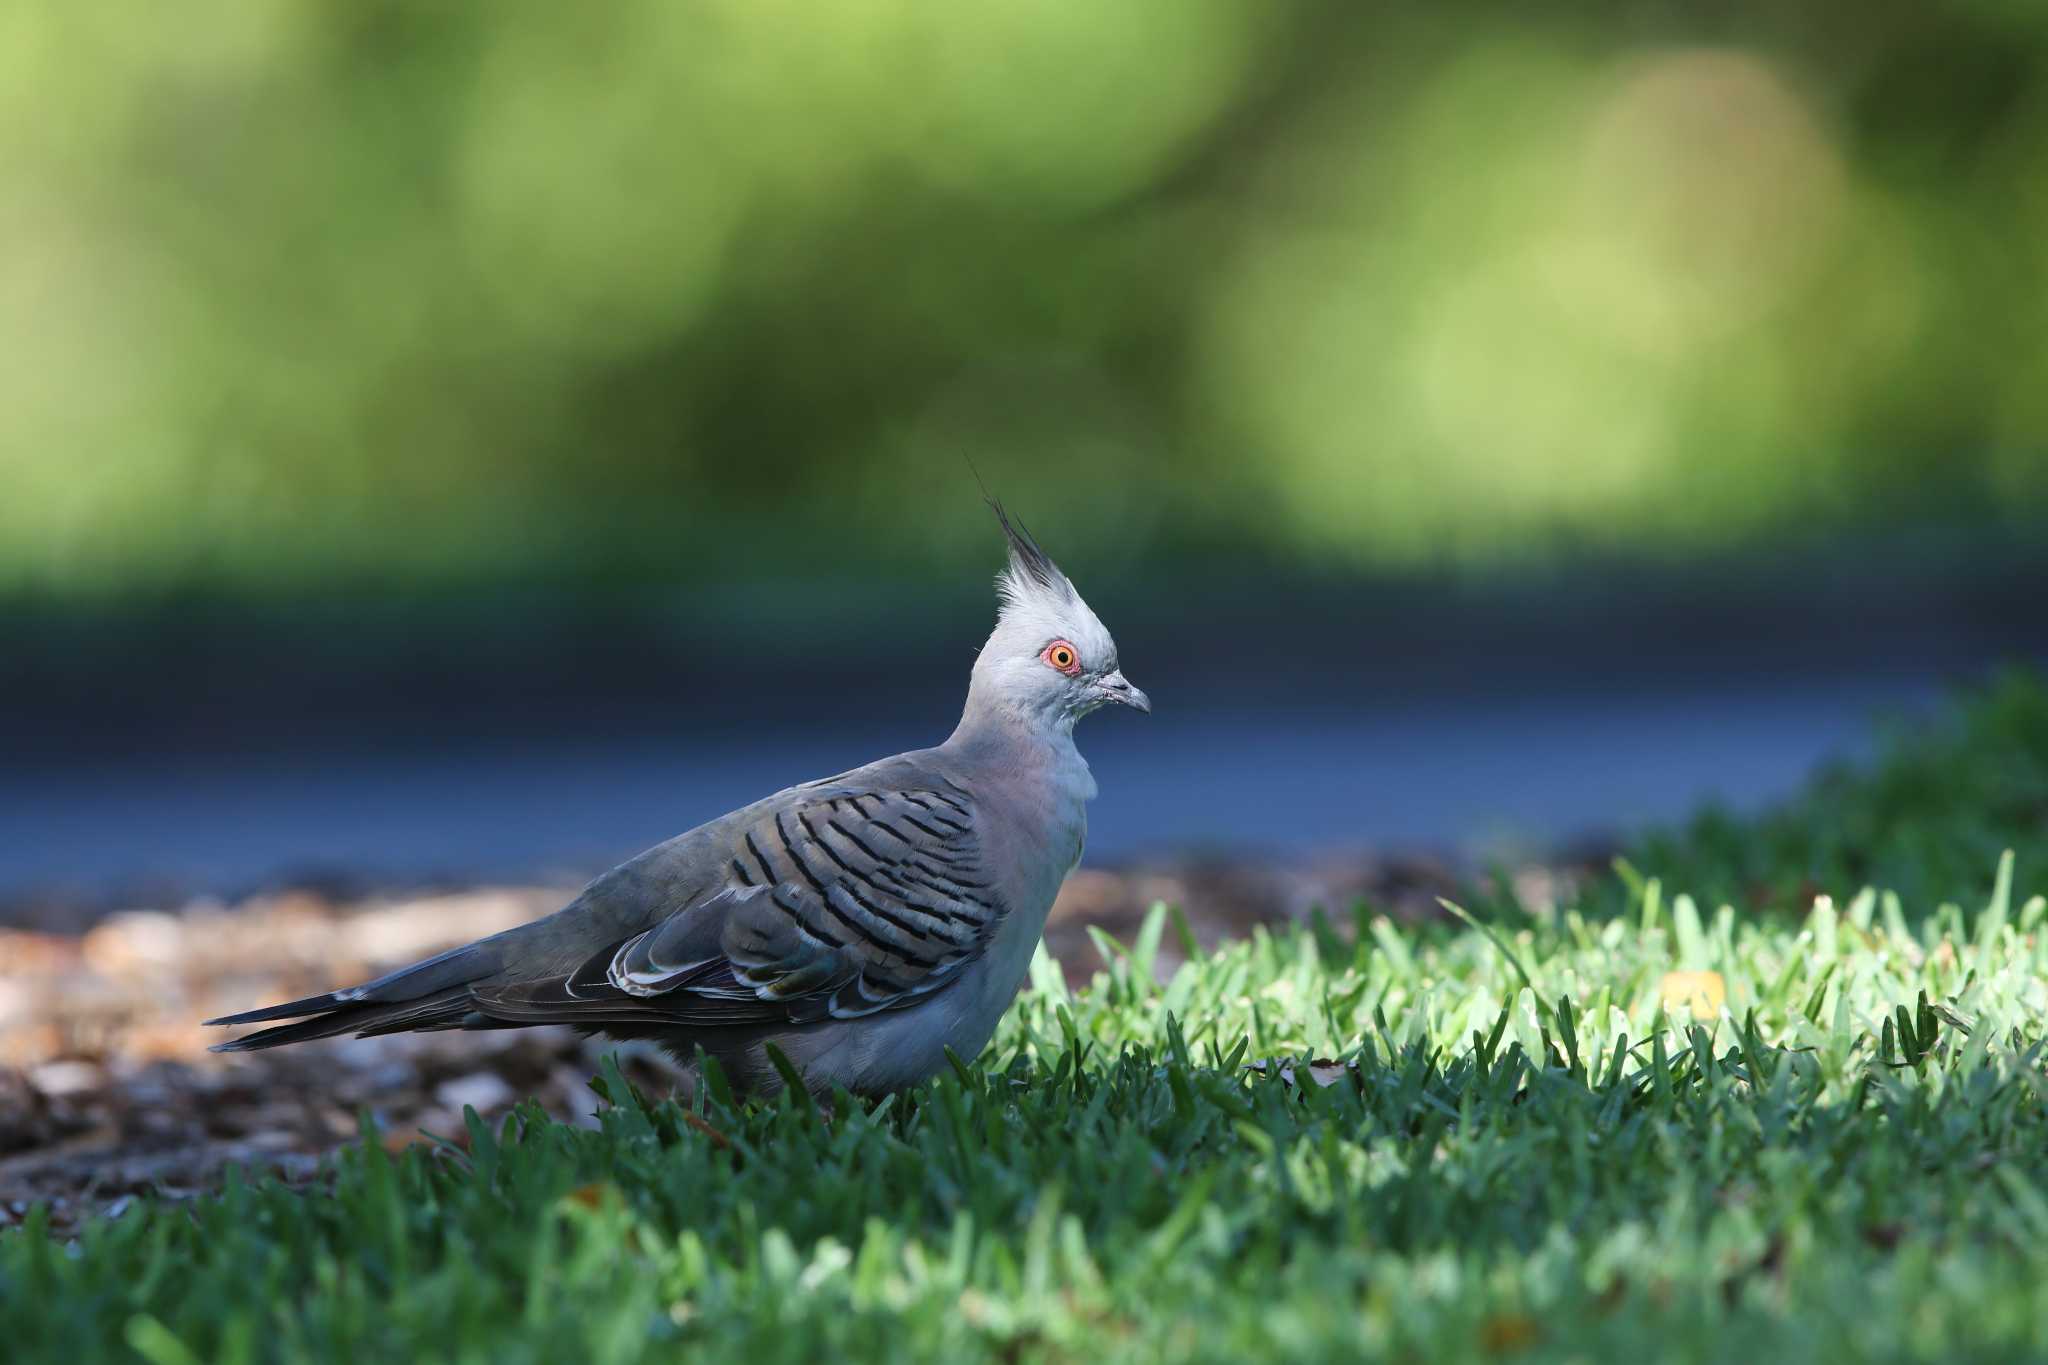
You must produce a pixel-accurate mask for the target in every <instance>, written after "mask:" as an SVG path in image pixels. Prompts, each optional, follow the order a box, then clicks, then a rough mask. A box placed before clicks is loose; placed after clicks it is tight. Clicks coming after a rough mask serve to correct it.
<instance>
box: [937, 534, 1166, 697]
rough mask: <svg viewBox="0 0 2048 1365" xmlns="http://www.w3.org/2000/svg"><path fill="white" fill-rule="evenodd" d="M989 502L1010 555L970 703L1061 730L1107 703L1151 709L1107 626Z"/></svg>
mask: <svg viewBox="0 0 2048 1365" xmlns="http://www.w3.org/2000/svg"><path fill="white" fill-rule="evenodd" d="M989 506H990V507H992V508H994V509H995V514H996V520H997V522H998V523H999V524H1000V525H1001V526H1002V528H1003V535H1004V537H1005V539H1007V540H1008V542H1009V547H1010V560H1009V563H1008V564H1006V565H1005V566H1004V568H1003V571H1002V573H1001V574H999V575H997V577H996V592H997V594H998V596H999V597H1000V598H1001V599H1002V609H1001V611H1000V612H999V613H998V614H997V616H996V628H995V633H994V634H992V635H990V636H989V637H988V643H987V644H986V645H983V646H982V649H981V656H980V657H979V658H978V659H976V660H975V663H974V683H973V688H972V691H971V692H970V694H969V706H970V708H971V707H974V706H976V705H982V706H992V707H996V708H999V709H1001V710H1004V711H1007V712H1009V713H1011V714H1013V715H1017V716H1020V717H1023V718H1025V719H1026V720H1028V721H1030V722H1032V723H1034V724H1039V725H1050V726H1052V727H1054V728H1057V729H1061V730H1071V729H1072V728H1073V725H1074V722H1075V721H1077V720H1079V719H1080V718H1081V717H1083V716H1085V715H1087V714H1088V713H1089V712H1090V711H1093V710H1095V709H1096V708H1097V707H1100V706H1107V705H1110V704H1112V703H1114V704H1115V705H1118V706H1128V707H1131V708H1133V709H1135V710H1138V711H1150V710H1151V709H1152V703H1151V700H1150V699H1149V698H1147V697H1146V696H1145V694H1144V693H1143V692H1140V691H1139V690H1138V689H1137V688H1135V687H1133V686H1131V684H1130V681H1129V680H1128V679H1126V678H1125V677H1124V675H1123V673H1122V672H1121V671H1119V669H1118V667H1117V657H1116V641H1115V640H1113V639H1111V638H1110V634H1109V629H1108V627H1106V626H1104V625H1103V624H1102V622H1101V621H1100V620H1098V619H1097V618H1096V615H1095V613H1094V612H1093V611H1090V610H1089V608H1088V604H1087V603H1086V602H1083V601H1082V600H1081V594H1080V593H1078V592H1076V591H1075V590H1074V585H1073V583H1071V582H1070V581H1069V580H1068V578H1067V576H1066V575H1065V574H1064V573H1061V572H1060V568H1059V565H1057V564H1055V563H1053V562H1052V558H1051V556H1049V555H1047V554H1046V553H1045V551H1044V550H1041V549H1039V548H1038V542H1037V541H1035V540H1033V539H1032V538H1031V533H1030V532H1029V531H1027V530H1025V529H1024V526H1023V524H1022V523H1021V522H1013V521H1012V520H1011V519H1010V518H1009V516H1008V515H1007V514H1006V513H1005V512H1004V511H1003V505H1002V504H1001V503H1000V502H997V501H995V500H994V499H993V498H991V499H990V500H989Z"/></svg>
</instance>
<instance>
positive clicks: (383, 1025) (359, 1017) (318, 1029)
mask: <svg viewBox="0 0 2048 1365" xmlns="http://www.w3.org/2000/svg"><path fill="white" fill-rule="evenodd" d="M471 1013H473V1007H472V1006H471V1005H470V1002H469V988H468V987H467V986H456V987H453V988H452V989H450V990H447V991H444V992H442V993H441V994H440V995H437V996H431V997H429V998H428V999H425V1000H408V1001H401V1002H399V1003H397V1004H390V1005H371V1004H360V1003H359V1004H350V1005H343V1006H341V1007H340V1008H339V1009H335V1010H331V1011H329V1012H328V1013H326V1014H316V1015H314V1016H313V1017H312V1018H310V1019H299V1020H296V1021H294V1022H292V1023H289V1024H279V1025H278V1026H277V1027H276V1028H267V1029H261V1030H259V1031H257V1032H255V1033H252V1034H250V1035H248V1036H247V1037H245V1038H236V1039H234V1040H233V1041H231V1042H226V1043H215V1044H214V1045H213V1047H212V1048H210V1049H209V1051H213V1052H255V1051H258V1050H260V1049H262V1048H266V1047H282V1046H283V1045H284V1044H286V1043H305V1042H310V1041H312V1040H313V1039H315V1038H337V1037H340V1036H341V1035H342V1034H344V1033H353V1034H354V1035H355V1036H356V1037H358V1038H368V1037H371V1036H373V1035H375V1034H380V1033H407V1032H410V1031H412V1030H414V1029H443V1028H459V1027H461V1025H462V1022H463V1019H464V1017H465V1016H467V1015H469V1014H471Z"/></svg>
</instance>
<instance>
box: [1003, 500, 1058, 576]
mask: <svg viewBox="0 0 2048 1365" xmlns="http://www.w3.org/2000/svg"><path fill="white" fill-rule="evenodd" d="M988 505H989V508H990V510H992V511H993V512H994V513H995V514H996V522H997V523H998V524H999V525H1001V527H1002V528H1003V538H1004V539H1005V540H1007V541H1009V542H1010V571H1011V572H1012V573H1013V574H1014V575H1016V576H1017V577H1018V579H1019V586H1020V587H1021V586H1022V585H1023V583H1024V581H1026V580H1028V581H1030V582H1032V583H1035V584H1037V585H1038V586H1039V587H1041V588H1045V589H1048V590H1050V591H1052V592H1057V593H1063V594H1064V593H1071V592H1072V591H1073V590H1074V588H1073V584H1071V583H1069V582H1068V581H1067V576H1066V575H1065V574H1063V573H1061V572H1060V566H1059V565H1057V564H1055V563H1053V562H1052V556H1051V555H1048V554H1047V553H1046V552H1045V551H1044V550H1041V549H1040V548H1038V542H1037V541H1036V540H1033V539H1032V538H1031V531H1030V529H1029V528H1027V527H1026V526H1025V525H1024V523H1023V522H1022V521H1012V520H1011V519H1010V514H1009V513H1008V512H1005V511H1004V510H1003V504H1002V501H1001V499H999V498H993V497H992V498H990V499H989V500H988Z"/></svg>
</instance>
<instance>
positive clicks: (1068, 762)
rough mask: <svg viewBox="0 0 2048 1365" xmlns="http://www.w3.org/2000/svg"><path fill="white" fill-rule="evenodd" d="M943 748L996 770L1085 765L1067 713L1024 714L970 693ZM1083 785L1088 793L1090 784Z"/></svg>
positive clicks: (1073, 769)
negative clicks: (1076, 745) (956, 724)
mask: <svg viewBox="0 0 2048 1365" xmlns="http://www.w3.org/2000/svg"><path fill="white" fill-rule="evenodd" d="M946 747H947V748H948V749H950V750H952V751H953V752H954V753H956V754H958V755H959V756H960V757H962V758H964V759H969V760H973V761H979V762H986V763H991V764H995V765H997V766H1001V767H1008V768H1016V767H1030V768H1043V769H1044V770H1045V771H1046V772H1047V773H1048V774H1057V773H1082V774H1085V773H1086V772H1087V771H1088V761H1087V760H1086V759H1084V758H1082V757H1081V751H1080V750H1079V749H1077V748H1075V747H1074V718H1073V717H1072V716H1071V715H1048V714H1045V713H1041V712H1037V711H1029V710H1023V709H1019V708H1017V707H1012V706H1007V705H1004V704H1002V703H999V702H991V701H989V700H988V699H987V698H985V697H981V696H977V695H976V694H975V693H973V692H970V693H969V694H968V698H967V709H966V710H965V711H964V712H962V713H961V716H960V724H959V725H958V726H957V727H955V728H954V730H953V734H952V737H951V738H949V739H948V740H947V741H946ZM1088 785H1089V786H1090V787H1091V789H1092V787H1093V785H1094V784H1093V783H1092V782H1091V783H1089V784H1088ZM1089 794H1090V795H1093V794H1094V793H1093V791H1092V790H1091V791H1090V793H1089Z"/></svg>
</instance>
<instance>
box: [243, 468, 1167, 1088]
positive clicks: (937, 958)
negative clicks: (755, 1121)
mask: <svg viewBox="0 0 2048 1365" xmlns="http://www.w3.org/2000/svg"><path fill="white" fill-rule="evenodd" d="M988 503H989V507H990V508H991V510H993V511H994V513H995V518H996V522H997V524H998V526H1000V528H1001V530H1002V533H1003V537H1004V541H1005V544H1006V546H1007V559H1006V562H1005V563H1004V565H1003V568H1002V569H1001V571H1000V572H999V573H998V575H997V579H996V588H997V597H998V611H997V615H996V624H995V629H994V631H993V632H992V633H991V634H990V635H989V637H988V641H987V643H985V644H984V645H983V646H982V647H981V650H980V651H979V653H978V654H977V655H976V656H975V661H974V665H973V669H972V672H971V674H970V676H969V679H968V687H967V700H966V703H965V705H964V706H963V707H962V709H961V714H960V722H959V724H958V725H957V726H956V727H955V728H954V730H953V732H952V734H951V735H950V736H949V737H948V738H947V739H946V740H945V741H944V742H943V743H941V744H939V745H937V746H935V747H933V748H928V749H919V750H914V751H911V752H908V753H902V754H897V755H895V756H894V757H890V758H883V759H879V760H877V761H876V762H873V763H869V764H867V765H865V766H864V767H859V768H854V769H852V770H851V771H849V772H844V773H840V774H839V775H838V776H836V777H827V778H822V779H820V780H818V781H814V782H806V783H803V784H802V785H799V786H794V787H789V788H787V789H785V790H783V791H779V792H777V793H775V794H774V795H773V796H769V797H766V798H764V799H763V800H760V801H756V802H754V803H753V804H752V805H749V806H744V807H742V808H740V809H738V810H735V811H732V812H731V813H729V814H727V815H724V816H721V817H719V818H718V819H715V820H711V821H709V822H707V823H705V824H702V825H699V826H698V827H696V828H695V829H692V830H689V831H687V832H686V833H683V834H680V835H678V836H676V837H675V838H673V839H670V840H668V841H667V842H666V843H662V844H657V845H656V846H655V847H653V848H650V849H648V850H647V851H645V852H644V853H641V854H639V855H638V856H637V857H634V858H631V859H629V860H627V861H626V862H624V863H621V864H620V865H619V866H617V867H615V868H613V869H611V870H610V871H609V872H606V873H604V874H602V875H601V876H599V877H598V878H597V879H596V880H594V881H592V882H591V883H590V884H589V885H588V886H586V887H585V888H584V889H583V890H582V892H581V893H580V894H578V895H577V896H576V898H575V899H574V900H572V901H571V902H569V903H568V904H567V905H565V906H563V907H562V908H561V909H559V910H557V911H555V912H554V913H552V914H550V915H547V916H544V917H542V918H540V919H537V920H534V921H532V922H530V923H527V924H523V925H519V926H517V927H515V928H512V929H508V930H506V931H504V932H502V933H497V934H493V935H491V936H489V937H487V938H482V939H478V940H476V941H475V942H473V943H469V944H465V945H464V946H462V947H459V948H454V949H451V950H450V951H447V952H444V953H441V954H440V955H438V956H435V957H430V958H427V959H426V960H424V961H422V962H417V963H414V964H413V965H411V966H407V967H403V968H400V969H398V970H397V971H393V972H391V973H389V974H387V975H384V976H380V977H378V978H377V979H375V980H373V981H369V982H366V983H364V984H362V985H358V986H351V987H348V988H347V989H343V990H335V991H330V992H328V993H326V994H322V995H314V996H309V997H307V998H306V999H303V1000H293V1001H290V1002H288V1003H286V1004H281V1005H272V1006H269V1007H267V1008H264V1009H255V1010H250V1011H247V1012H246V1013H241V1014H231V1015H227V1016H224V1017H222V1018H218V1019H209V1020H207V1021H206V1022H207V1023H208V1024H209V1025H217V1026H234V1027H239V1026H245V1025H252V1024H267V1025H269V1027H266V1028H264V1029H262V1030H261V1031H259V1032H256V1033H251V1034H247V1035H245V1036H242V1037H239V1038H235V1039H232V1040H231V1041H227V1042H222V1043H218V1044H215V1045H214V1048H213V1050H214V1051H216V1052H245V1051H253V1050H256V1049H261V1048H271V1047H277V1046H280V1045H283V1044H287V1043H299V1042H305V1041H308V1040H311V1039H316V1038H334V1037H339V1036H342V1035H344V1034H354V1035H355V1036H357V1037H374V1036H377V1035H382V1034H392V1033H405V1032H426V1031H432V1030H442V1029H501V1028H524V1027H528V1026H532V1025H540V1024H567V1025H571V1026H574V1027H575V1028H577V1029H579V1030H581V1031H583V1032H584V1033H585V1034H586V1035H588V1034H602V1035H604V1036H606V1037H610V1038H614V1039H651V1040H653V1041H655V1042H656V1043H658V1044H659V1045H661V1046H663V1047H664V1048H666V1049H667V1050H668V1051H669V1052H670V1053H672V1054H674V1055H675V1056H676V1057H677V1059H678V1060H679V1061H681V1062H682V1063H684V1065H685V1068H686V1069H688V1068H694V1067H695V1066H696V1064H697V1059H698V1056H699V1054H700V1052H701V1054H702V1055H703V1056H707V1057H710V1058H714V1059H716V1061H717V1064H718V1066H719V1068H720V1070H721V1071H722V1072H723V1074H724V1076H725V1077H726V1079H727V1082H728V1084H729V1085H730V1086H731V1087H732V1088H733V1089H734V1090H735V1091H737V1092H740V1093H742V1094H750V1095H758V1096H772V1095H774V1094H776V1093H778V1092H780V1091H781V1090H782V1089H784V1088H785V1079H784V1075H783V1070H784V1067H788V1068H790V1070H791V1071H792V1072H793V1073H794V1078H796V1079H800V1080H801V1083H802V1085H803V1086H804V1088H805V1089H807V1090H809V1091H810V1092H811V1093H812V1094H814V1095H816V1096H820V1097H827V1098H829V1096H830V1095H831V1094H832V1093H833V1092H834V1091H835V1089H839V1088H843V1089H844V1090H845V1091H847V1092H848V1093H849V1094H851V1095H855V1096H860V1097H864V1098H879V1097H881V1096H884V1095H887V1094H891V1093H894V1092H897V1091H901V1090H905V1089H909V1088H911V1087H914V1086H916V1085H917V1084H919V1083H920V1082H922V1081H925V1080H927V1079H929V1078H930V1077H932V1076H934V1075H936V1074H937V1073H938V1072H939V1071H940V1070H941V1069H942V1068H944V1067H945V1066H947V1065H948V1062H947V1054H948V1052H949V1051H950V1052H951V1053H953V1054H955V1055H957V1056H959V1057H961V1058H963V1059H966V1060H972V1058H973V1057H974V1056H975V1055H976V1054H978V1053H979V1052H980V1051H981V1050H982V1048H983V1047H984V1046H986V1045H987V1043H988V1040H989V1039H990V1037H991V1036H993V1034H994V1033H995V1029H996V1025H997V1023H998V1022H999V1021H1000V1020H1001V1018H1002V1015H1003V1013H1004V1011H1006V1010H1007V1009H1008V1008H1009V1006H1010V1003H1011V1002H1012V1000H1013V999H1015V997H1016V995H1017V992H1018V990H1019V989H1020V987H1021V986H1022V984H1023V982H1024V978H1025V976H1026V974H1027V973H1028V971H1029V969H1030V962H1031V956H1032V953H1033V951H1034V950H1035V948H1036V947H1037V944H1038V942H1039V938H1040V935H1041V934H1042V933H1043V931H1044V928H1045V921H1046V916H1047V914H1048V913H1049V912H1050V911H1051V909H1052V903H1053V899H1054V897H1055V896H1056V895H1057V894H1058V893H1059V889H1060V886H1061V884H1062V883H1063V882H1064V881H1065V880H1066V877H1067V875H1068V873H1070V872H1072V871H1073V869H1074V868H1075V866H1076V865H1077V864H1078V863H1079V862H1080V858H1081V850H1082V845H1083V843H1084V842H1085V839H1086V837H1087V803H1088V802H1089V801H1090V800H1091V799H1093V798H1094V796H1095V794H1096V783H1095V779H1094V777H1093V776H1092V775H1091V773H1090V772H1089V768H1088V763H1087V760H1086V759H1084V758H1082V756H1081V753H1080V751H1079V750H1078V749H1077V748H1076V747H1075V744H1074V726H1075V723H1076V722H1078V721H1079V720H1080V719H1081V718H1082V717H1084V716H1086V715H1088V714H1089V713H1090V712H1092V711H1095V710H1097V709H1099V708H1101V707H1103V706H1112V705H1113V706H1125V707H1130V708H1132V709H1134V710H1136V711H1139V712H1147V713H1149V712H1150V711H1151V709H1152V704H1151V700H1150V699H1149V698H1148V697H1147V696H1146V695H1145V693H1144V692H1142V691H1140V690H1139V689H1138V688H1137V687H1135V686H1133V685H1132V684H1131V682H1130V681H1129V680H1128V679H1126V678H1125V677H1124V675H1123V671H1122V669H1121V667H1120V666H1119V663H1118V659H1117V648H1116V642H1115V640H1114V639H1112V638H1111V636H1110V633H1109V630H1108V629H1107V628H1106V627H1105V626H1104V625H1103V624H1102V622H1101V620H1100V619H1099V618H1097V616H1096V615H1095V613H1094V612H1093V611H1092V610H1090V608H1089V606H1088V604H1087V603H1086V602H1085V601H1083V600H1082V598H1081V594H1080V593H1079V592H1078V591H1077V590H1076V589H1075V587H1074V585H1073V582H1072V580H1070V579H1069V578H1068V577H1067V575H1066V574H1065V573H1063V572H1062V571H1061V570H1060V568H1059V566H1058V565H1057V564H1055V563H1054V562H1053V560H1052V559H1051V557H1050V556H1048V555H1047V554H1046V553H1045V551H1044V550H1043V549H1041V548H1040V547H1039V545H1038V542H1037V541H1036V540H1035V539H1034V538H1033V537H1032V535H1031V533H1030V531H1029V530H1028V529H1027V528H1026V527H1025V526H1024V524H1023V523H1022V521H1021V520H1013V519H1012V518H1011V516H1010V515H1009V514H1008V513H1007V512H1006V511H1005V510H1004V508H1003V505H1002V503H1001V502H1000V501H999V500H997V499H995V498H989V499H988ZM278 1021H289V1022H278ZM771 1046H772V1048H773V1049H778V1050H779V1052H780V1054H781V1055H780V1057H777V1056H775V1055H772V1053H771Z"/></svg>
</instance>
